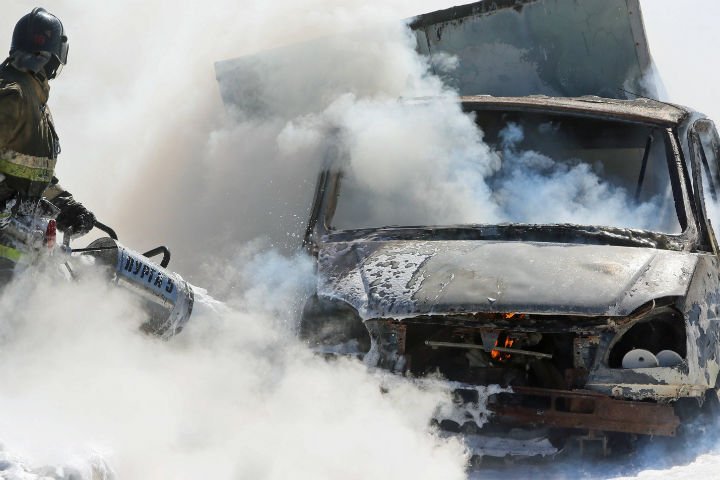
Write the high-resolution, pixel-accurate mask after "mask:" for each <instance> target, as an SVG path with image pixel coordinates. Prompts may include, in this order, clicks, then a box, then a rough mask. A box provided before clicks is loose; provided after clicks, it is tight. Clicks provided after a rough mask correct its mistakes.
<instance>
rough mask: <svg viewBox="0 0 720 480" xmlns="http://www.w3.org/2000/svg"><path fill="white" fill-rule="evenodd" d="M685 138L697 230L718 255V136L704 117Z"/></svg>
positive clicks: (719, 154) (719, 207)
mask: <svg viewBox="0 0 720 480" xmlns="http://www.w3.org/2000/svg"><path fill="white" fill-rule="evenodd" d="M688 135H689V144H690V152H691V155H692V157H693V158H692V165H693V190H694V191H695V207H696V210H697V212H698V222H699V223H700V225H699V226H700V230H701V232H703V233H705V234H706V235H707V238H708V239H709V241H710V245H709V247H711V248H712V251H713V252H714V253H715V254H718V245H717V240H716V238H715V233H714V230H713V224H714V225H720V165H719V162H720V136H718V132H717V130H716V129H715V125H714V124H713V122H712V121H711V120H709V119H706V118H704V119H701V120H698V121H696V122H695V123H694V124H693V126H692V128H691V129H690V131H689V133H688Z"/></svg>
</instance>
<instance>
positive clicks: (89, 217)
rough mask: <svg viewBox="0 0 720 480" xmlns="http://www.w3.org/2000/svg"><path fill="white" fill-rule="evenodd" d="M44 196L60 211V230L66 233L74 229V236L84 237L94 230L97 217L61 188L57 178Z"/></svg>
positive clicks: (58, 222) (58, 218) (58, 223)
mask: <svg viewBox="0 0 720 480" xmlns="http://www.w3.org/2000/svg"><path fill="white" fill-rule="evenodd" d="M43 196H44V197H45V198H46V199H47V200H49V201H50V203H52V204H53V205H55V206H56V207H57V208H59V209H60V214H59V215H58V217H57V226H58V228H59V229H60V230H62V231H66V230H67V229H69V228H72V231H73V233H74V234H77V235H83V234H85V233H87V232H89V231H90V230H92V229H93V226H94V225H95V215H93V213H92V212H91V211H90V210H88V209H87V208H85V206H84V205H83V204H82V203H80V202H78V201H77V200H75V199H74V198H73V196H72V194H71V193H70V192H68V191H67V190H65V189H64V188H63V187H61V186H60V183H59V182H58V179H57V178H55V177H53V179H52V183H51V184H50V186H49V187H48V188H47V189H45V193H44V195H43Z"/></svg>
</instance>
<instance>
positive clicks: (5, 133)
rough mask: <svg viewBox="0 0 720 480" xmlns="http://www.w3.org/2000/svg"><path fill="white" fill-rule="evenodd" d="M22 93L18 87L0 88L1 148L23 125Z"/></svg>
mask: <svg viewBox="0 0 720 480" xmlns="http://www.w3.org/2000/svg"><path fill="white" fill-rule="evenodd" d="M21 95H22V94H21V93H20V90H18V89H16V88H11V87H8V88H4V89H2V90H0V149H1V148H5V147H6V146H7V144H8V143H10V141H12V139H13V138H14V137H15V135H16V134H17V131H18V130H19V128H20V126H21V122H20V119H21V118H22V96H21Z"/></svg>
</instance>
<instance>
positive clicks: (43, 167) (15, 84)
mask: <svg viewBox="0 0 720 480" xmlns="http://www.w3.org/2000/svg"><path fill="white" fill-rule="evenodd" d="M49 91H50V87H49V86H48V83H47V81H46V80H42V81H41V80H40V79H38V78H36V77H34V76H33V75H30V74H28V73H25V72H20V71H18V70H16V69H15V68H13V67H12V66H10V65H8V64H4V65H3V66H2V67H0V174H2V175H3V176H4V178H3V179H2V181H0V208H2V206H3V204H4V203H5V202H7V201H8V200H9V199H10V198H13V197H15V196H16V195H17V196H20V197H21V199H23V200H35V199H39V198H40V197H41V196H43V193H44V192H45V190H46V189H47V188H48V187H49V186H50V185H51V183H52V180H53V174H54V171H55V163H56V161H57V155H58V153H59V151H60V145H59V142H58V137H57V134H56V133H55V127H54V125H53V122H52V116H51V115H50V110H49V108H48V106H47V99H48V94H49ZM58 193H59V192H58Z"/></svg>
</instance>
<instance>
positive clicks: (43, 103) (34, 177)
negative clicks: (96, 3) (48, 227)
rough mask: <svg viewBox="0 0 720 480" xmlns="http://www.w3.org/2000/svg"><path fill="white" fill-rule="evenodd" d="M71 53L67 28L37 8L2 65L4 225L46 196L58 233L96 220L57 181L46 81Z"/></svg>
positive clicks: (0, 212)
mask: <svg viewBox="0 0 720 480" xmlns="http://www.w3.org/2000/svg"><path fill="white" fill-rule="evenodd" d="M67 54H68V39H67V36H66V35H65V30H64V28H63V25H62V23H61V22H60V20H59V19H58V18H57V17H56V16H54V15H52V14H51V13H49V12H48V11H46V10H45V9H42V8H35V9H34V10H33V11H32V12H31V13H29V14H27V15H25V16H24V17H22V18H21V19H20V20H19V21H18V22H17V24H16V25H15V30H14V31H13V36H12V45H11V47H10V56H9V57H8V58H7V59H6V60H5V61H4V62H3V63H2V65H0V220H2V219H3V218H8V217H9V216H11V215H13V214H17V213H18V212H20V213H23V214H26V215H32V214H34V212H35V211H36V210H37V206H38V204H39V201H40V199H41V198H42V197H45V198H46V199H47V200H49V201H50V202H51V203H52V204H53V205H55V206H56V207H57V208H58V209H59V210H60V213H59V215H58V216H57V227H58V229H60V230H63V231H66V232H67V231H71V232H72V233H73V234H84V233H87V232H88V231H90V230H91V229H92V228H93V225H94V223H95V216H94V215H93V214H92V212H90V211H89V210H88V209H87V208H85V207H84V206H83V205H82V204H81V203H79V202H77V201H75V199H74V198H73V196H72V195H71V194H70V193H69V192H68V191H66V190H65V189H63V188H62V187H61V186H60V185H59V184H58V180H57V178H55V176H54V173H55V163H56V162H57V156H58V154H59V153H60V143H59V141H58V136H57V133H56V132H55V126H54V124H53V120H52V116H51V115H50V109H49V108H48V106H47V101H48V94H49V91H50V87H49V85H48V81H49V80H52V79H54V78H55V77H56V76H57V75H58V73H60V70H61V69H62V66H63V65H65V63H66V62H67ZM0 253H1V252H0Z"/></svg>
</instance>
